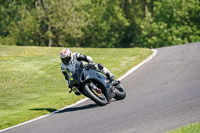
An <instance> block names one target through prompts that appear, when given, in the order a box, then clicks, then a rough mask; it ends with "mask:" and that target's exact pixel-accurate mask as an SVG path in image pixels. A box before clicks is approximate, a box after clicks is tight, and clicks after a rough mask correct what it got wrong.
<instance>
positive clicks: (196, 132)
mask: <svg viewBox="0 0 200 133" xmlns="http://www.w3.org/2000/svg"><path fill="white" fill-rule="evenodd" d="M167 133H200V123H196V124H191V125H188V126H185V127H182V128H179V129H177V130H174V131H170V132H167Z"/></svg>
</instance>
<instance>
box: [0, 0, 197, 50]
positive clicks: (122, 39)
mask: <svg viewBox="0 0 200 133" xmlns="http://www.w3.org/2000/svg"><path fill="white" fill-rule="evenodd" d="M199 22H200V0H7V1H3V0H0V44H2V45H35V46H65V47H68V46H72V47H79V46H81V47H149V48H152V47H162V46H168V45H176V44H183V43H189V42H196V41H200V23H199Z"/></svg>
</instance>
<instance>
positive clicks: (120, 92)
mask: <svg viewBox="0 0 200 133" xmlns="http://www.w3.org/2000/svg"><path fill="white" fill-rule="evenodd" d="M125 97H126V91H125V90H124V88H123V86H122V85H121V84H118V85H117V86H115V96H114V98H115V99H116V100H122V99H124V98H125Z"/></svg>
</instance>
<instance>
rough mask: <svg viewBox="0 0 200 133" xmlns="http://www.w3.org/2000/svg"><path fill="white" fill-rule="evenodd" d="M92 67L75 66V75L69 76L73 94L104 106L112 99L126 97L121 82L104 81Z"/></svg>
mask: <svg viewBox="0 0 200 133" xmlns="http://www.w3.org/2000/svg"><path fill="white" fill-rule="evenodd" d="M93 66H94V65H89V64H87V65H83V63H80V64H76V66H75V73H73V74H72V75H71V80H70V84H71V86H72V89H71V91H70V92H72V91H74V92H75V94H83V95H85V96H86V97H88V98H90V99H91V100H93V101H94V102H95V103H96V104H98V105H100V106H104V105H106V104H108V103H110V101H111V99H112V98H115V99H116V100H122V99H124V98H125V97H126V91H125V90H124V88H123V86H122V85H121V82H120V81H119V80H118V81H116V80H115V81H113V82H112V83H111V82H110V81H109V80H108V79H106V77H105V75H103V74H102V73H100V72H97V71H96V70H94V68H93Z"/></svg>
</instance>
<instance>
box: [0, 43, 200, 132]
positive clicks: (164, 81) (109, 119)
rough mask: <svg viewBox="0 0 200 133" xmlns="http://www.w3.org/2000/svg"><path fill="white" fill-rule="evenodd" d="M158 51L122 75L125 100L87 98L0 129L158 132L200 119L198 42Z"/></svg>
mask: <svg viewBox="0 0 200 133" xmlns="http://www.w3.org/2000/svg"><path fill="white" fill-rule="evenodd" d="M157 51H158V54H157V55H156V56H155V57H154V58H153V59H152V60H151V61H149V62H147V63H146V64H145V65H143V66H142V67H140V68H139V69H137V70H136V71H135V72H133V73H132V74H131V75H129V76H127V77H126V78H125V79H123V80H122V84H123V86H124V87H125V88H126V91H127V97H126V99H125V100H123V101H115V100H113V101H112V103H110V104H108V105H107V106H104V107H99V106H97V105H96V104H94V103H93V102H92V101H90V100H87V101H86V102H83V103H81V104H79V105H76V106H74V107H71V108H68V109H65V110H63V111H61V112H58V113H56V114H54V115H51V116H49V117H45V118H43V119H39V120H37V121H34V122H31V123H28V124H25V125H22V126H19V127H16V128H12V129H9V130H6V131H5V132H3V133H162V132H165V131H170V130H173V129H176V128H179V127H181V126H184V125H188V124H190V123H195V122H200V42H198V43H193V44H185V45H179V46H172V47H165V48H159V49H157Z"/></svg>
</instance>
